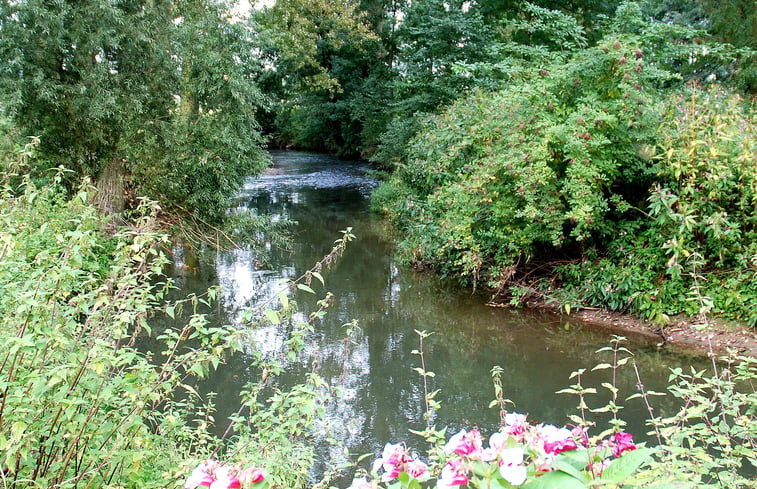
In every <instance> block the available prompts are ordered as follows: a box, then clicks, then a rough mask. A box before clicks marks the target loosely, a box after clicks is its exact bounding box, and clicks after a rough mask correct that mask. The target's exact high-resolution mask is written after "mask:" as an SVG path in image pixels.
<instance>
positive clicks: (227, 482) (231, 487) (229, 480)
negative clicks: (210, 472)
mask: <svg viewBox="0 0 757 489" xmlns="http://www.w3.org/2000/svg"><path fill="white" fill-rule="evenodd" d="M214 475H215V477H216V480H215V481H213V483H212V484H211V485H210V489H239V488H240V487H242V483H241V482H240V481H239V479H238V478H237V476H236V475H235V474H234V471H233V470H231V469H230V468H228V467H221V468H220V469H218V470H216V471H215V474H214Z"/></svg>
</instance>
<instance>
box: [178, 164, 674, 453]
mask: <svg viewBox="0 0 757 489" xmlns="http://www.w3.org/2000/svg"><path fill="white" fill-rule="evenodd" d="M273 158H274V163H275V164H274V167H273V169H272V171H271V172H270V173H268V174H267V175H265V176H263V177H262V178H259V179H256V180H250V181H248V182H247V184H246V185H245V187H244V191H243V193H242V195H241V196H240V198H239V202H238V204H237V205H238V210H243V211H245V212H253V213H255V212H264V213H269V214H272V215H274V216H278V218H280V219H290V220H293V221H296V223H297V224H296V226H295V227H294V232H295V235H296V239H295V243H294V246H293V249H292V250H279V249H275V248H274V249H271V250H270V255H271V266H270V267H269V268H267V269H259V268H258V266H259V265H256V264H257V262H256V256H255V254H254V253H253V252H252V251H250V250H236V251H232V252H228V253H221V254H219V255H218V256H217V257H215V260H214V261H212V262H211V263H210V264H208V263H206V264H204V265H202V267H200V269H199V270H198V271H197V273H195V274H194V275H191V274H190V275H187V276H184V277H183V278H182V279H181V280H182V285H183V286H184V287H186V289H187V290H195V291H196V290H199V289H201V288H202V287H207V286H209V285H213V284H216V283H217V284H220V286H221V290H222V299H221V304H222V307H221V308H220V310H218V311H216V316H215V318H214V320H218V321H229V322H231V323H233V324H236V323H238V318H239V314H240V312H241V311H242V310H244V308H246V307H247V306H249V305H252V304H255V303H256V302H259V301H260V300H261V299H263V298H267V297H271V296H272V295H274V294H275V293H276V292H277V291H278V290H279V286H278V285H277V284H276V281H277V280H279V279H281V278H294V277H296V276H299V274H301V273H303V272H304V271H305V270H307V269H308V268H310V267H311V266H312V265H313V264H314V263H315V262H316V261H317V260H319V259H320V258H321V257H322V256H323V255H325V254H326V253H328V251H329V250H330V249H331V246H332V244H333V242H334V240H335V239H336V238H338V237H339V231H340V230H342V229H345V228H347V227H348V226H352V227H353V228H354V231H355V233H356V234H357V236H358V239H357V241H356V242H355V243H354V244H353V245H352V246H350V247H348V249H347V251H346V252H345V254H344V256H343V257H342V259H341V260H340V261H339V262H338V263H337V264H336V265H335V266H334V267H332V268H331V269H330V270H328V271H327V272H325V273H324V275H325V277H326V287H320V284H319V283H317V282H315V281H314V283H313V288H314V289H316V292H317V297H313V296H310V295H308V294H298V295H297V296H296V297H293V299H295V300H297V302H298V305H299V308H300V310H301V313H300V314H302V315H303V316H302V317H306V315H307V314H308V313H309V312H310V311H312V310H314V308H315V307H316V305H315V301H316V300H317V299H319V298H320V297H322V296H323V295H324V294H325V292H326V291H330V292H332V293H333V294H334V297H335V301H334V304H333V306H332V307H331V308H330V309H329V312H328V314H327V316H326V317H325V318H324V319H323V320H321V321H319V322H318V323H317V325H316V331H315V333H313V334H312V335H310V337H309V338H308V345H307V347H306V349H305V352H304V355H303V357H302V359H301V360H300V361H298V362H297V363H296V364H292V365H289V366H288V367H289V368H288V369H287V372H286V373H285V374H284V375H282V376H281V377H280V378H279V379H278V381H279V383H280V384H281V385H282V386H284V387H285V386H286V385H291V384H293V383H297V382H301V381H302V379H303V378H304V375H305V373H307V372H310V371H312V370H316V371H317V372H318V373H319V374H320V375H321V376H322V377H324V378H325V379H326V380H327V381H328V382H330V383H331V384H333V385H334V386H337V387H338V388H339V389H338V396H337V398H336V399H335V402H333V403H332V404H331V405H330V406H329V407H328V409H329V416H330V418H331V421H333V423H334V424H335V425H336V426H338V427H340V428H341V430H340V432H339V434H338V436H339V439H340V441H341V443H342V444H343V446H344V447H346V448H348V449H350V451H352V452H353V453H365V452H371V451H374V452H375V451H378V450H379V448H380V447H381V446H383V444H384V443H386V442H387V441H395V442H396V441H401V440H404V441H407V442H408V444H409V445H412V446H418V445H419V444H420V441H419V440H418V439H417V438H416V439H414V438H412V436H411V435H409V434H408V430H409V429H416V430H417V429H422V427H423V425H424V424H423V421H422V414H423V410H424V402H423V396H424V393H423V385H422V381H421V378H420V377H419V375H418V374H417V372H415V371H414V370H413V368H415V367H418V366H419V358H418V356H417V355H414V354H412V351H413V350H415V349H417V348H418V336H417V334H416V333H415V330H426V331H433V332H434V334H433V335H432V336H431V337H429V338H428V339H427V340H426V341H425V345H424V348H425V353H426V362H427V368H428V370H430V371H433V372H435V374H436V376H435V377H434V378H433V379H431V385H430V388H431V389H432V390H435V389H440V390H441V393H440V394H439V396H438V400H440V401H441V404H442V407H441V410H440V411H439V412H438V417H437V419H436V420H435V422H436V424H437V426H444V425H449V426H450V429H451V430H457V429H459V428H460V427H462V426H469V427H470V426H473V425H477V426H479V427H480V428H481V429H482V430H484V431H486V432H490V431H491V430H493V429H495V427H496V426H497V424H498V422H499V414H498V412H497V411H496V409H489V407H488V405H489V403H490V401H491V400H492V399H493V398H494V391H493V387H492V383H491V376H490V373H489V372H490V369H491V368H492V366H494V365H499V366H501V367H502V368H503V369H504V372H505V373H504V376H503V379H502V380H503V383H504V386H505V395H506V397H508V398H509V399H511V400H512V401H513V403H514V406H513V409H515V410H517V411H520V412H525V413H529V414H530V417H531V418H533V419H536V420H539V421H544V422H552V423H559V424H563V423H565V422H566V419H567V418H566V413H574V412H575V410H574V408H575V406H576V404H577V402H578V401H577V399H574V398H571V397H569V396H564V395H562V396H558V395H555V391H557V390H559V389H562V388H564V387H566V386H567V385H568V384H569V383H570V381H569V379H568V376H569V375H570V373H571V372H572V371H573V370H576V369H578V368H586V367H588V368H590V367H591V366H592V365H594V364H595V363H597V362H599V361H605V360H606V359H602V358H600V357H597V356H595V355H594V353H593V352H594V351H595V350H596V349H597V348H600V347H602V346H606V345H607V343H608V333H607V332H605V331H602V330H598V329H595V328H593V327H591V326H588V325H581V324H577V323H574V322H571V321H567V320H565V318H561V317H558V316H554V315H551V314H548V313H545V312H538V311H513V310H508V309H496V308H490V307H486V306H485V305H484V302H485V301H484V299H485V298H482V297H479V296H475V295H471V294H470V293H469V292H466V291H460V290H458V289H455V288H453V287H449V286H447V285H445V284H444V283H443V282H440V281H439V280H438V279H437V278H435V277H432V276H428V275H424V274H419V273H415V272H413V271H412V270H406V269H403V268H400V267H398V266H397V264H396V263H395V262H394V261H393V260H392V258H391V249H390V245H389V242H388V239H389V238H390V237H387V236H386V235H385V231H384V228H383V226H382V224H381V223H380V222H379V221H378V220H377V219H376V218H375V217H374V216H372V215H371V214H370V212H369V211H368V201H367V197H368V195H369V193H370V191H371V189H372V188H373V187H374V186H375V182H374V181H373V180H371V179H370V178H369V177H368V176H367V171H368V167H367V166H365V165H362V164H359V163H349V164H347V163H344V162H341V161H337V160H335V159H332V158H329V157H325V156H322V155H313V154H308V153H293V152H280V153H274V154H273ZM353 319H356V320H358V324H359V326H360V330H359V331H358V332H357V334H356V335H355V336H354V337H353V338H352V340H351V341H345V329H344V327H343V326H344V324H345V323H348V322H350V321H351V320H353ZM285 335H286V330H285V328H282V327H275V326H268V327H262V328H260V329H258V330H256V331H255V332H254V338H255V340H257V341H258V342H259V343H260V345H261V346H260V348H261V349H262V351H264V352H266V353H269V354H276V353H277V352H279V351H280V350H281V349H282V348H283V344H284V341H285V339H286V338H285ZM628 346H629V348H631V349H633V350H634V352H635V354H636V356H637V361H638V362H639V364H640V366H641V369H642V372H643V375H644V382H645V384H646V386H647V387H648V388H651V389H654V390H663V388H664V385H665V382H666V380H667V372H668V371H667V368H668V366H676V365H680V364H681V363H684V362H688V361H689V360H688V359H681V358H678V357H675V356H672V355H669V354H665V353H662V352H657V351H655V349H654V348H653V347H651V346H649V345H647V344H646V343H645V342H644V341H643V340H639V339H633V338H632V339H631V340H630V343H629V345H628ZM248 360H249V358H248V357H247V356H246V355H245V354H241V355H237V356H236V357H234V358H232V359H230V362H229V363H228V365H226V366H225V367H224V368H222V369H219V371H218V372H216V373H215V374H214V376H213V377H212V378H211V379H210V380H209V381H208V387H207V388H208V389H212V390H214V391H216V392H218V393H219V396H218V398H217V403H218V406H219V411H220V412H219V414H218V416H217V419H218V420H222V419H224V417H225V416H226V415H228V414H230V413H232V412H234V411H235V410H236V409H237V406H238V404H237V402H238V399H237V392H238V391H239V389H240V388H241V387H242V386H243V385H244V383H246V382H248V381H250V380H254V379H255V376H256V375H257V373H256V372H253V371H250V369H249V368H248V365H249V361H248ZM607 375H608V373H607V372H606V371H605V372H594V373H589V374H587V376H586V381H587V382H588V383H593V384H595V385H598V384H599V382H602V381H606V380H607ZM618 382H619V384H620V387H621V389H623V392H626V393H627V394H626V395H630V394H631V393H632V392H633V388H634V386H635V384H636V379H635V377H634V375H633V372H632V370H631V369H626V370H624V371H623V373H622V374H621V375H620V377H619V379H618ZM606 394H607V393H604V394H603V396H604V397H603V399H606V398H607V395H606ZM598 397H599V396H598ZM603 402H604V401H603V400H602V399H598V400H591V399H589V403H590V404H591V405H594V406H598V405H601V404H602V403H603ZM665 402H668V401H662V403H661V404H660V407H661V408H663V409H664V408H665V404H664V403H665ZM624 404H626V408H625V410H624V412H623V417H624V418H625V419H627V420H628V421H629V423H630V424H629V426H630V429H631V430H632V431H634V432H635V433H636V434H641V433H644V432H645V431H647V430H646V428H645V427H644V426H643V419H644V418H645V416H646V412H645V410H644V408H643V406H642V403H641V402H640V401H638V400H637V401H633V402H628V403H624ZM219 424H221V425H223V423H222V422H220V423H219ZM224 428H225V426H221V427H220V428H219V431H220V432H222V431H223V429H224Z"/></svg>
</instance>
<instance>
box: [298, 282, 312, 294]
mask: <svg viewBox="0 0 757 489" xmlns="http://www.w3.org/2000/svg"><path fill="white" fill-rule="evenodd" d="M297 288H298V289H300V290H304V291H305V292H308V293H310V294H315V291H314V290H313V289H311V288H310V287H308V286H307V285H305V284H297Z"/></svg>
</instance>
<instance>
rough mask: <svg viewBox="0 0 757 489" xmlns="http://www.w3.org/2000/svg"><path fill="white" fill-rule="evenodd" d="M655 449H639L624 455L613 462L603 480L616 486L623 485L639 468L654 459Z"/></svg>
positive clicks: (604, 473)
mask: <svg viewBox="0 0 757 489" xmlns="http://www.w3.org/2000/svg"><path fill="white" fill-rule="evenodd" d="M653 453H655V449H653V448H637V449H636V450H631V451H628V452H626V453H624V454H623V455H622V456H621V457H620V458H618V459H615V460H613V462H612V463H611V464H610V465H609V466H607V468H606V469H605V470H604V472H603V473H602V479H604V480H606V481H609V482H612V483H614V484H621V483H623V482H624V481H625V480H626V479H628V478H629V477H630V476H631V475H632V474H633V473H634V472H635V471H636V470H637V469H638V468H639V467H641V466H642V465H644V464H645V463H647V462H649V461H650V460H651V459H652V454H653Z"/></svg>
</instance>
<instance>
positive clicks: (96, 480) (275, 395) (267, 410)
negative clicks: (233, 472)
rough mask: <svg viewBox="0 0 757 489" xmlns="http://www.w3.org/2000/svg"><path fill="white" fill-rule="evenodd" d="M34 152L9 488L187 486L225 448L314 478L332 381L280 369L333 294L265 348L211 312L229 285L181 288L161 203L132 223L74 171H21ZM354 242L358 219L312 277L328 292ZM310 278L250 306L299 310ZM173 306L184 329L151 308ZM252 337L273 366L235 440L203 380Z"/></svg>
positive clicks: (27, 152) (17, 270)
mask: <svg viewBox="0 0 757 489" xmlns="http://www.w3.org/2000/svg"><path fill="white" fill-rule="evenodd" d="M32 151H33V148H31V147H29V146H27V147H25V148H22V149H18V150H14V151H13V152H12V153H11V154H10V155H7V154H6V155H4V156H3V170H4V171H3V174H2V185H3V186H2V198H1V199H0V223H2V232H0V288H2V290H3V300H2V301H0V313H2V314H3V317H4V318H5V320H4V321H3V323H2V327H0V392H2V402H1V403H0V453H2V455H1V456H0V467H2V481H3V482H2V486H3V487H21V486H24V487H26V486H28V485H30V484H34V485H37V486H41V487H60V488H66V487H82V486H84V485H86V486H89V487H135V488H136V487H139V488H149V487H156V488H157V487H162V488H165V487H180V486H181V485H182V484H183V481H184V479H185V475H186V471H188V468H189V467H190V465H191V464H192V462H193V461H196V460H197V459H204V458H206V457H208V456H212V455H215V454H218V453H220V454H221V455H223V456H224V458H226V459H228V460H230V461H232V462H237V461H240V462H243V463H250V462H256V461H257V462H259V463H260V464H265V466H266V467H270V469H269V475H270V478H269V480H270V481H271V482H272V483H274V485H277V486H280V487H304V486H305V485H306V482H307V481H309V480H310V475H311V469H312V466H313V463H314V460H315V453H316V452H315V450H314V448H313V447H314V442H313V439H314V436H315V434H316V424H317V421H318V419H319V417H320V415H321V414H322V412H323V409H324V408H323V406H324V405H325V403H324V399H325V398H326V397H327V396H328V395H329V392H330V390H329V389H328V387H327V386H325V384H324V382H323V381H322V380H321V379H320V378H319V377H317V376H316V375H308V376H307V378H305V379H303V382H302V383H301V384H300V385H295V386H294V387H293V388H291V390H289V391H286V392H282V391H280V390H279V389H277V388H276V383H275V379H276V376H277V375H278V374H279V373H280V372H281V371H282V369H283V365H284V364H285V363H286V362H290V361H293V359H295V358H296V357H297V355H298V354H299V352H300V351H301V349H302V348H303V346H304V338H305V335H306V334H307V333H308V332H309V331H312V322H313V321H314V320H316V319H317V318H319V317H321V315H322V314H323V311H324V310H325V308H326V307H328V301H323V302H322V308H321V310H320V311H317V312H316V313H314V314H313V316H312V317H311V318H310V320H309V321H304V322H296V323H295V324H292V327H291V329H290V331H291V337H290V338H289V339H288V340H287V344H288V345H289V351H288V352H287V356H286V358H264V357H263V356H262V355H260V354H258V353H255V351H254V349H255V347H254V342H253V341H252V340H251V339H250V338H249V337H245V334H246V333H245V332H246V331H248V330H247V329H239V328H235V327H231V326H210V325H209V323H208V321H207V320H206V317H205V315H204V314H203V313H202V311H203V310H205V309H206V308H207V307H209V305H210V302H211V301H214V300H216V299H217V296H218V291H217V290H216V289H210V290H208V291H207V293H206V294H204V295H203V296H190V297H187V298H185V299H181V300H174V301H169V300H168V295H167V294H168V293H169V291H170V290H171V289H172V284H171V283H170V282H165V279H164V277H163V276H162V271H163V268H164V266H165V265H166V263H167V260H166V258H165V256H164V254H163V250H164V249H165V248H167V247H169V246H170V241H169V240H168V237H167V236H166V235H165V234H163V233H161V232H160V231H159V223H158V221H157V220H156V219H155V213H156V212H157V208H156V206H155V204H154V203H150V202H147V201H145V202H144V204H143V206H142V207H141V208H140V209H139V214H138V215H137V216H135V217H134V220H133V221H132V223H131V224H130V226H128V227H125V228H123V229H119V228H117V227H116V226H115V225H113V224H111V223H109V222H107V221H104V220H103V217H102V215H101V214H100V213H99V212H98V210H97V209H96V208H94V207H93V206H92V205H90V204H89V197H90V195H91V194H92V192H93V191H94V189H93V188H92V187H91V186H90V185H87V184H84V185H82V186H81V187H80V188H79V189H78V191H77V192H76V193H75V194H74V196H73V197H72V198H69V197H68V193H67V192H66V191H65V189H64V188H63V186H62V182H63V180H64V173H65V172H66V170H63V169H59V170H58V171H57V172H56V173H55V174H54V175H53V177H52V178H51V180H52V181H53V184H52V185H47V186H36V185H34V184H33V183H32V182H31V180H30V178H29V177H28V176H27V175H19V174H18V173H16V171H17V170H18V169H23V168H24V166H25V165H26V164H29V162H30V158H31V157H32ZM352 238H353V235H352V234H351V232H350V231H349V230H348V231H346V232H345V233H344V235H343V236H342V238H340V239H339V240H338V241H337V242H336V243H335V246H334V250H333V251H332V253H330V254H329V255H327V257H325V258H324V260H323V261H322V262H319V263H318V264H317V265H316V267H314V269H313V270H311V271H309V272H308V273H307V274H306V276H303V277H301V278H300V279H299V282H300V283H297V286H298V288H301V289H302V290H312V289H309V287H308V286H307V283H309V280H311V278H312V277H315V278H317V279H318V280H321V281H322V280H323V277H322V276H321V273H320V270H324V269H325V268H327V267H328V265H329V264H331V263H333V262H334V261H335V260H336V259H337V257H338V256H339V255H340V254H341V252H342V251H343V250H344V247H345V246H346V245H347V243H348V242H349V241H350V240H351V239H352ZM294 286H295V283H294V282H292V283H291V284H290V283H287V284H284V285H282V292H281V293H280V294H278V295H277V296H275V297H274V298H273V299H272V300H277V301H279V302H280V304H281V305H280V308H278V310H269V309H268V308H267V307H268V303H264V304H259V305H258V307H257V308H256V309H255V310H252V311H249V312H247V313H246V314H247V315H248V316H249V319H250V321H252V322H254V323H258V322H263V321H265V319H263V318H265V317H268V318H270V317H275V318H276V319H277V321H279V322H284V321H287V322H288V321H290V320H291V317H292V313H293V311H294V308H295V305H294V301H293V300H292V301H290V300H289V299H288V297H287V295H286V292H287V291H288V290H289V289H290V287H292V288H293V287H294ZM164 315H165V316H167V317H169V318H171V319H175V323H174V324H175V325H176V326H172V327H166V328H165V329H162V330H160V331H157V330H155V331H153V330H152V328H151V324H152V321H151V320H152V319H153V318H154V317H155V316H164ZM148 338H149V340H148ZM146 340H148V341H147V343H145V341H146ZM140 344H141V345H142V346H140V347H138V346H137V345H140ZM147 344H149V345H153V346H152V348H153V349H152V351H146V348H145V345H147ZM242 345H245V348H246V350H247V351H248V352H250V353H251V358H252V359H253V361H252V363H251V368H253V369H255V370H257V371H259V372H261V376H260V378H259V379H257V380H255V381H252V382H250V383H249V384H248V385H247V386H246V387H245V390H244V392H242V393H241V397H240V406H241V407H240V410H239V412H238V413H237V415H236V416H234V417H233V419H232V420H231V422H232V425H230V426H229V429H228V430H227V434H228V433H234V435H233V437H232V438H231V441H228V442H224V441H223V440H222V439H219V438H218V437H216V436H214V435H212V434H211V430H210V428H211V426H212V425H213V424H214V423H215V421H214V419H213V414H214V407H213V402H212V399H213V395H212V394H207V395H204V396H203V395H200V394H199V393H198V390H197V389H196V385H197V381H198V379H201V378H203V377H205V376H206V375H207V374H208V372H209V371H211V370H212V369H215V368H216V367H218V365H219V364H221V363H222V362H223V361H224V360H225V358H227V356H228V355H231V354H234V352H237V351H239V350H240V349H241V347H242ZM319 430H320V428H319ZM318 433H320V431H318ZM280 460H288V461H289V463H287V464H281V463H277V462H278V461H280Z"/></svg>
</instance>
